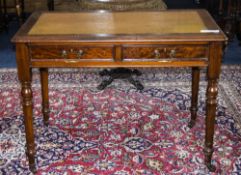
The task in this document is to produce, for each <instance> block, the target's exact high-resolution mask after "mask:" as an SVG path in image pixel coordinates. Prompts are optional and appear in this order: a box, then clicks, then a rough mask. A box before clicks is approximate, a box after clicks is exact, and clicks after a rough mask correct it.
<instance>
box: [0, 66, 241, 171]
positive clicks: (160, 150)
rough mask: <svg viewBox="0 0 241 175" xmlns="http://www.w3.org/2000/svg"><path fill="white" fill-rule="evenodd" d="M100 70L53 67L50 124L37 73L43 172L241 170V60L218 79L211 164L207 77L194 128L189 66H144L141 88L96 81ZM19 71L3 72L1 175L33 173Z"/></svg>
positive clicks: (0, 76) (0, 90)
mask: <svg viewBox="0 0 241 175" xmlns="http://www.w3.org/2000/svg"><path fill="white" fill-rule="evenodd" d="M98 71H99V70H98V69H86V70H84V69H75V70H73V71H70V70H60V71H58V70H52V72H51V73H50V78H49V79H50V85H49V87H50V108H51V113H50V123H51V124H50V126H49V127H45V126H44V125H43V122H42V114H41V97H40V85H39V77H38V76H39V75H38V72H37V71H35V73H34V78H33V92H34V121H35V130H36V132H35V136H36V140H35V142H36V150H37V156H36V162H37V168H38V172H37V174H41V175H47V174H51V175H52V174H53V175H57V174H59V175H60V174H61V175H62V174H66V175H69V174H70V175H72V174H76V175H77V174H78V175H79V174H82V175H102V174H103V175H110V174H111V175H166V174H168V175H169V174H195V175H199V174H200V175H201V174H232V175H236V174H237V175H238V174H241V118H240V116H241V66H224V67H223V69H222V76H221V80H220V83H219V96H218V111H217V119H216V123H217V125H216V127H215V138H214V149H215V152H214V154H213V164H215V165H216V167H217V171H216V172H215V173H209V172H208V170H207V169H206V167H205V166H204V164H203V161H204V155H203V151H202V150H203V146H204V134H205V133H204V129H205V128H204V120H205V90H206V83H205V81H204V79H205V76H204V73H203V74H202V77H201V79H202V81H201V82H200V94H199V111H198V119H197V123H196V125H195V127H194V128H192V129H189V128H188V127H187V123H188V121H189V118H190V114H189V107H190V91H191V89H190V85H191V84H190V71H189V70H187V69H175V70H174V69H160V70H158V69H145V70H142V71H143V75H142V76H141V77H140V78H139V79H140V80H141V81H142V82H144V86H145V89H144V90H143V91H138V90H135V88H134V87H132V85H130V84H128V83H127V82H125V81H121V80H120V81H116V82H114V84H113V85H111V86H110V87H108V88H107V89H106V90H104V91H98V90H97V89H96V86H97V85H98V83H100V81H101V79H100V78H99V76H98ZM19 89H20V88H19V83H18V81H17V77H16V70H14V69H2V70H1V71H0V174H7V175H8V174H11V175H12V174H31V172H29V170H28V165H27V164H28V163H27V161H26V156H25V151H24V149H25V135H24V125H23V117H22V112H21V107H20V99H19Z"/></svg>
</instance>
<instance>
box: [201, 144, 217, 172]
mask: <svg viewBox="0 0 241 175" xmlns="http://www.w3.org/2000/svg"><path fill="white" fill-rule="evenodd" d="M203 151H204V154H205V165H206V166H207V168H208V170H209V171H211V172H215V171H216V167H215V166H214V165H212V163H211V161H212V154H213V149H211V148H208V147H205V148H204V150H203Z"/></svg>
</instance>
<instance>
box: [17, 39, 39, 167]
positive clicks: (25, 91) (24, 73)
mask: <svg viewBox="0 0 241 175" xmlns="http://www.w3.org/2000/svg"><path fill="white" fill-rule="evenodd" d="M16 58H17V66H18V77H19V81H20V82H21V96H22V106H23V115H24V126H25V134H26V147H27V150H26V154H27V157H28V160H29V168H30V170H31V171H32V172H35V171H36V168H35V159H34V158H35V143H34V127H33V103H32V89H31V80H32V70H31V67H30V64H29V56H28V49H27V46H26V45H25V44H17V45H16Z"/></svg>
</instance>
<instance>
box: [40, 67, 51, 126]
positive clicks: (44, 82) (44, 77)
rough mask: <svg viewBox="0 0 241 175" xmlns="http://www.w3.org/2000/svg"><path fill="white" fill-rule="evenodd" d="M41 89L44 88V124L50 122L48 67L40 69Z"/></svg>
mask: <svg viewBox="0 0 241 175" xmlns="http://www.w3.org/2000/svg"><path fill="white" fill-rule="evenodd" d="M40 77H41V90H42V113H43V116H44V124H45V125H46V126H47V125H48V124H49V92H48V69H47V68H41V69H40Z"/></svg>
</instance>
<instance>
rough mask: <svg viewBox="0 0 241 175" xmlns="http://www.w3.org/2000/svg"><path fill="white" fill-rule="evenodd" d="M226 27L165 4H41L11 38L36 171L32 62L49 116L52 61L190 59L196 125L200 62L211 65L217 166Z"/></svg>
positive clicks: (160, 62)
mask: <svg viewBox="0 0 241 175" xmlns="http://www.w3.org/2000/svg"><path fill="white" fill-rule="evenodd" d="M226 40H227V38H226V36H225V35H224V33H223V32H222V31H221V30H220V28H219V27H218V26H217V25H216V23H215V22H214V21H213V19H212V18H211V16H210V15H209V14H208V12H207V11H205V10H170V11H161V12H148V11H147V12H144V11H142V12H103V11H96V12H78V13H69V12H68V13H65V12H61V13H60V12H59V13H57V12H54V13H50V12H42V13H40V12H36V13H34V14H32V15H31V17H30V18H29V19H28V20H27V22H26V23H25V24H24V25H23V26H22V27H21V29H20V30H19V31H18V32H17V33H16V35H15V36H14V37H13V38H12V42H14V43H16V59H17V68H18V77H19V80H20V82H21V95H22V106H23V113H24V124H25V132H26V141H27V151H26V152H27V156H28V160H29V167H30V169H31V171H35V160H34V158H35V144H34V128H33V104H32V89H31V71H32V68H40V77H41V85H42V108H43V109H42V112H43V116H44V122H45V124H46V125H47V124H48V119H49V102H48V68H61V67H62V68H72V67H101V68H104V67H107V68H114V67H141V68H143V67H191V68H192V98H191V108H190V109H191V119H190V123H189V126H190V127H192V126H193V125H194V123H195V119H196V113H197V101H198V88H199V75H200V68H202V67H207V81H208V86H207V100H206V105H207V106H206V110H207V111H206V136H205V148H204V154H205V164H206V165H207V167H208V168H209V170H210V171H214V170H215V167H214V166H213V165H212V164H211V158H212V153H213V135H214V122H215V115H216V114H215V113H216V106H217V102H216V98H217V93H218V87H217V85H218V78H219V74H220V67H221V59H222V49H223V45H224V43H225V41H226Z"/></svg>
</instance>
